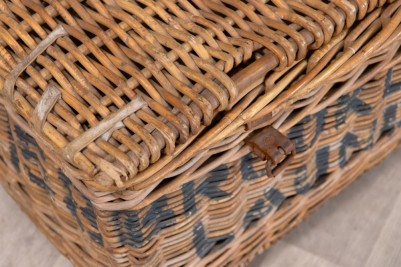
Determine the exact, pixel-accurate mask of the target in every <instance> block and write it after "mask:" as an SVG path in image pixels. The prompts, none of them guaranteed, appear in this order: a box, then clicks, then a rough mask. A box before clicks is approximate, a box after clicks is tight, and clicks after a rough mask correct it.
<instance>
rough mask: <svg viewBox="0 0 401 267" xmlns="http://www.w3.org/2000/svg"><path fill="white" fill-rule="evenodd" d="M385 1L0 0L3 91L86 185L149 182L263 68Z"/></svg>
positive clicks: (257, 79)
mask: <svg viewBox="0 0 401 267" xmlns="http://www.w3.org/2000/svg"><path fill="white" fill-rule="evenodd" d="M383 4H384V1H379V2H377V1H376V2H375V3H374V4H373V5H372V3H370V2H369V3H368V1H346V0H333V1H329V3H326V2H323V1H314V0H305V1H303V2H301V1H283V0H272V1H266V0H246V1H245V0H243V1H236V0H192V1H188V0H160V1H152V0H138V1H133V0H130V1H127V0H103V1H100V0H89V1H78V0H64V1H39V0H33V1H32V0H19V1H12V2H11V1H0V10H1V14H0V20H1V25H0V30H1V34H0V57H1V60H0V76H1V81H2V83H3V86H2V87H3V89H2V91H1V94H2V96H3V97H4V99H5V101H4V103H5V104H7V103H12V104H13V108H16V110H17V112H18V114H19V115H20V116H21V117H22V118H23V119H24V120H25V121H26V122H27V123H28V124H29V125H30V126H29V127H30V128H31V130H32V131H33V133H34V135H35V137H36V138H37V139H40V143H41V144H42V145H43V147H45V150H48V151H50V153H52V155H54V158H55V159H56V160H57V161H58V162H59V163H60V164H61V165H62V166H63V167H64V168H66V170H67V172H69V173H73V174H74V175H75V176H76V177H78V178H79V179H82V180H83V181H84V182H85V183H86V184H87V185H88V186H90V187H92V188H96V189H97V190H103V191H119V190H122V189H125V188H130V189H131V190H138V191H140V190H148V191H149V190H152V189H153V188H154V187H155V185H156V184H158V183H160V182H161V181H162V180H163V179H164V178H167V177H172V176H174V175H178V174H180V171H181V170H185V169H186V168H189V167H190V166H192V165H185V163H187V164H188V162H190V161H191V160H192V161H193V162H192V164H195V162H196V157H197V155H199V153H206V152H205V151H203V150H202V149H203V148H202V147H201V146H195V148H194V149H193V150H191V154H192V158H191V157H186V158H181V159H179V160H178V159H177V158H178V157H179V155H181V154H182V153H183V152H184V151H188V149H189V148H191V147H192V148H193V147H194V145H193V144H194V143H195V141H196V140H197V138H199V137H200V136H207V135H208V134H210V127H211V126H210V125H212V124H214V123H216V121H224V120H225V121H226V122H228V123H229V121H230V120H232V116H238V115H239V113H240V112H241V111H243V110H244V109H245V108H246V107H247V106H249V104H250V101H246V99H245V98H246V96H247V95H249V94H250V93H253V94H254V96H253V98H252V99H254V98H255V96H257V95H258V94H260V93H261V92H263V90H260V88H262V87H261V86H260V85H261V84H262V82H263V81H264V77H265V75H266V74H267V73H268V72H269V71H279V72H280V71H281V72H285V71H286V70H287V69H288V68H289V67H291V66H293V65H295V63H297V62H298V61H299V60H300V59H302V58H305V57H306V56H307V55H308V51H310V50H314V49H317V48H320V47H322V46H323V45H325V44H327V43H329V42H330V40H332V39H333V38H334V37H335V36H337V35H339V34H341V33H343V32H344V30H346V29H347V28H349V27H351V26H352V25H353V23H354V22H355V21H356V20H357V19H361V18H363V17H365V16H366V14H368V13H369V12H370V11H372V10H373V9H374V8H375V7H377V6H380V5H383ZM258 86H259V87H258ZM255 88H259V89H258V90H255ZM262 89H263V88H262ZM244 99H245V100H244ZM241 101H242V102H241ZM234 107H238V109H237V110H236V111H235V112H234V111H231V113H230V112H229V111H230V110H234V109H233V108H234ZM226 124H227V123H226ZM221 130H222V129H216V128H214V131H213V132H212V133H213V134H212V135H211V136H209V137H208V138H209V139H210V140H212V139H213V138H215V137H216V136H215V134H216V133H218V132H219V131H221ZM237 138H238V136H236V135H235V133H233V134H232V135H231V139H229V138H228V139H226V141H225V142H226V144H229V143H230V142H235V140H236V139H237ZM218 140H219V139H216V142H217V141H218ZM238 140H241V139H238ZM166 166H169V168H167V169H165V168H166ZM163 168H164V172H160V171H161V170H163Z"/></svg>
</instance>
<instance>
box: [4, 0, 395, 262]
mask: <svg viewBox="0 0 401 267" xmlns="http://www.w3.org/2000/svg"><path fill="white" fill-rule="evenodd" d="M50 2H51V3H50ZM103 2H104V3H103ZM304 2H306V3H303V2H302V1H301V2H298V1H283V0H275V1H251V0H246V1H245V0H244V1H235V0H225V1H220V0H215V1H195V0H194V1H186V0H176V1H169V0H163V1H155V2H154V1H150V0H141V1H122V0H115V1H114V0H113V1H75V0H74V1H73V0H65V1H63V0H60V1H39V0H35V1H25V0H21V1H0V20H1V21H2V23H1V25H0V29H1V32H2V34H0V35H1V36H0V81H1V84H2V88H1V89H0V102H1V104H0V182H1V184H2V186H3V187H4V188H5V190H6V191H7V192H8V193H9V194H10V195H11V196H12V197H13V198H14V199H15V201H16V202H18V204H19V205H20V207H21V208H22V209H23V211H24V212H26V213H27V214H28V215H29V217H30V218H31V220H32V221H33V222H34V223H35V224H36V225H37V227H38V228H39V229H40V230H41V231H43V232H44V233H45V234H46V236H47V237H48V238H49V240H50V241H51V242H52V243H53V244H54V245H55V246H56V247H57V248H58V250H59V251H60V252H61V253H62V254H64V255H65V256H66V257H68V259H69V260H71V262H72V263H73V264H74V265H76V266H82V267H86V266H121V267H125V266H146V267H148V266H218V267H220V266H246V265H248V264H249V263H250V262H251V261H252V259H253V258H254V257H255V255H257V254H258V253H261V252H262V251H263V250H264V249H267V248H268V247H269V246H270V245H271V244H272V243H273V242H275V241H277V240H278V239H279V238H280V237H281V236H282V235H283V234H285V233H286V232H287V231H289V230H291V229H292V228H293V227H295V226H296V225H298V224H299V223H300V222H301V221H302V220H303V219H304V218H305V217H306V216H308V215H309V214H310V212H312V211H314V210H315V209H316V208H318V207H319V206H320V205H321V204H322V203H323V202H324V201H325V200H327V199H329V198H330V197H332V196H334V195H336V194H337V193H339V192H340V191H341V190H342V189H344V188H345V187H347V186H348V185H349V184H350V183H351V182H352V181H354V180H355V179H356V178H357V177H359V176H360V175H361V174H362V173H363V172H365V171H366V170H368V169H369V168H371V167H372V166H374V165H375V164H378V163H379V162H380V161H381V160H383V159H384V158H385V157H386V156H387V155H388V154H389V153H391V151H393V150H394V149H395V148H397V146H398V144H399V142H400V140H401V49H400V47H401V26H400V25H401V0H398V1H364V0H363V1H346V0H339V1H325V2H321V1H304ZM372 5H374V6H372Z"/></svg>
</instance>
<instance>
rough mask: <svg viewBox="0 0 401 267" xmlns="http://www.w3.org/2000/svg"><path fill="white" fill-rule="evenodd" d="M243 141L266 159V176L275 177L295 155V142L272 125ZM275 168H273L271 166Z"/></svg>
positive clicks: (257, 154) (260, 156)
mask: <svg viewBox="0 0 401 267" xmlns="http://www.w3.org/2000/svg"><path fill="white" fill-rule="evenodd" d="M245 142H246V143H247V144H248V145H249V146H250V147H251V149H252V151H253V153H254V154H255V155H256V156H258V157H259V158H260V159H262V160H266V161H267V162H266V173H267V176H268V177H275V176H277V175H278V174H279V173H280V172H282V171H283V170H284V168H285V167H286V166H287V165H288V164H289V163H290V162H291V161H292V159H293V158H294V155H295V144H294V142H292V141H291V140H290V139H288V138H287V137H286V136H284V135H283V134H282V133H280V132H279V131H277V130H276V129H275V128H273V127H272V126H267V127H266V128H265V129H263V130H262V131H260V132H258V133H257V134H255V135H253V136H251V137H249V138H247V139H246V140H245ZM274 166H275V168H274V169H273V167H274Z"/></svg>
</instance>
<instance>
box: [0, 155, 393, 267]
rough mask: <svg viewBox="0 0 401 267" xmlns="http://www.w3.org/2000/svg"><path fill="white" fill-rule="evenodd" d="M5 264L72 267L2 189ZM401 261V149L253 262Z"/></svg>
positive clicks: (0, 253)
mask: <svg viewBox="0 0 401 267" xmlns="http://www.w3.org/2000/svg"><path fill="white" fill-rule="evenodd" d="M0 199H1V201H0V267H31V266H32V267H67V266H68V267H70V266H71V265H70V263H69V262H68V261H67V260H66V259H65V258H64V257H62V256H60V255H59V253H58V252H57V251H56V249H54V248H53V247H52V246H51V244H50V243H49V242H48V241H47V240H46V238H45V237H44V236H43V235H42V234H41V233H40V232H38V231H37V230H36V228H35V226H34V225H33V224H32V223H31V222H30V221H29V220H28V218H27V217H26V216H25V215H24V214H23V213H22V212H21V211H20V210H19V209H18V207H17V205H16V204H15V203H14V202H13V201H12V200H11V199H10V198H9V197H8V195H6V193H5V192H4V191H3V190H2V189H0ZM266 266H268V267H282V266H284V267H292V266H294V267H304V266H305V267H306V266H307V267H359V266H367V267H376V266H380V267H382V266H383V267H393V266H394V267H398V266H401V149H398V150H397V151H396V152H394V153H393V154H392V155H391V156H390V157H389V158H387V159H386V160H385V161H384V162H383V164H381V165H380V166H379V167H375V168H374V169H372V170H371V171H370V172H368V173H366V174H365V175H363V176H362V177H361V178H360V179H359V180H357V181H356V182H355V183H354V184H352V185H351V186H350V187H349V188H347V189H346V190H345V191H344V192H343V193H341V194H340V195H339V196H337V197H336V198H334V199H332V200H331V201H329V202H328V203H327V204H326V205H325V206H323V207H322V208H321V209H320V210H319V211H317V212H316V213H314V214H312V215H311V217H309V218H308V219H307V220H306V221H305V222H303V224H302V225H301V226H299V227H298V228H296V229H295V230H294V231H292V232H291V233H290V234H289V235H287V236H286V237H285V238H284V239H283V240H281V241H280V242H278V243H277V244H276V245H275V246H273V247H272V248H271V249H270V250H269V251H267V252H265V253H264V254H262V255H260V256H259V257H258V258H256V260H255V261H254V263H253V264H252V267H266Z"/></svg>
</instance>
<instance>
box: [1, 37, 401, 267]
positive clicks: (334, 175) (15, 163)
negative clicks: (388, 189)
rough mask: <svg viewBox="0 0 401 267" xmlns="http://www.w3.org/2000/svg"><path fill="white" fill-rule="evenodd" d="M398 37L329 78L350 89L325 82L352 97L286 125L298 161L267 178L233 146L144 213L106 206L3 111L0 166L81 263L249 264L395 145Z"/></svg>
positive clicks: (399, 115) (399, 132)
mask: <svg viewBox="0 0 401 267" xmlns="http://www.w3.org/2000/svg"><path fill="white" fill-rule="evenodd" d="M395 40H398V39H395ZM395 40H394V39H393V40H391V41H392V42H391V44H392V45H388V46H387V45H384V46H383V51H377V53H376V54H375V56H373V55H372V57H371V58H370V59H369V60H368V61H367V62H369V63H371V64H372V65H371V68H367V67H368V66H369V64H365V65H363V66H364V67H363V68H359V69H356V70H355V71H351V72H349V74H348V75H346V76H342V78H341V79H338V80H335V81H338V83H339V84H343V85H344V84H345V85H346V84H347V82H346V81H352V84H353V85H354V86H353V87H352V86H350V85H347V86H345V89H343V88H344V87H341V86H338V85H336V83H332V84H331V86H333V87H335V88H337V90H339V91H341V92H348V93H346V94H343V95H342V96H340V97H339V98H338V99H337V100H336V101H334V102H331V103H330V104H329V105H328V106H327V107H324V108H323V109H319V108H315V110H316V112H314V113H312V114H311V115H309V116H304V118H303V119H302V120H301V121H298V122H297V123H296V124H295V125H294V126H292V127H291V128H289V130H288V132H287V134H288V136H289V137H290V138H291V139H293V140H295V141H296V143H297V157H296V160H295V161H294V162H293V163H292V164H291V165H290V166H289V167H288V168H287V170H286V171H285V172H284V173H283V175H282V176H280V177H279V179H277V180H271V179H269V178H267V177H266V176H265V171H264V162H261V161H259V160H257V159H253V158H252V156H250V155H248V156H245V157H244V152H243V151H242V150H238V149H237V150H234V151H236V153H234V154H231V155H230V159H229V160H226V159H224V158H223V159H221V158H220V159H219V158H216V159H215V162H219V161H224V162H225V164H223V165H220V166H219V167H217V168H214V170H213V171H211V172H210V173H207V174H206V175H201V174H202V173H203V172H204V171H202V168H200V169H199V170H198V171H197V172H194V173H192V175H193V178H194V179H193V180H192V181H191V182H186V183H184V184H183V186H182V187H178V188H176V189H174V190H172V192H171V193H168V194H165V195H163V197H160V198H158V199H156V200H155V201H152V202H151V203H149V204H148V205H145V207H143V208H141V209H123V210H119V211H118V210H110V211H107V210H102V209H101V208H98V207H96V205H97V203H96V201H95V203H94V204H95V205H93V204H92V202H91V201H90V200H89V199H88V198H87V197H85V196H84V195H83V194H82V193H81V191H83V188H82V185H81V184H80V183H76V181H74V180H73V182H74V183H75V185H73V184H72V183H71V182H70V180H69V179H68V178H67V177H65V175H64V174H63V173H62V172H61V171H60V170H58V169H56V167H55V166H56V165H55V164H54V163H53V162H52V159H51V158H49V157H48V156H46V155H45V154H44V153H43V151H41V150H40V148H39V147H38V145H37V143H36V141H35V140H34V139H33V138H32V137H30V136H29V135H27V134H26V133H25V132H24V130H23V128H21V126H19V125H17V124H15V121H14V120H13V118H11V117H9V116H8V115H7V113H6V111H5V110H4V108H1V109H0V113H1V120H0V121H1V124H0V132H1V133H2V135H1V143H2V144H4V146H3V147H2V158H3V160H4V162H5V163H6V165H7V166H8V169H10V168H12V169H13V170H8V171H7V169H6V168H5V164H4V163H1V164H0V169H1V170H2V171H4V173H7V175H6V176H4V177H3V178H2V179H3V183H4V185H5V187H6V188H7V189H8V190H9V191H10V193H11V194H12V195H13V196H14V197H15V198H16V199H17V200H18V201H19V203H20V204H22V205H23V206H24V205H27V206H26V211H27V212H28V213H29V214H31V217H32V218H33V220H34V221H35V222H36V223H37V224H39V225H41V228H42V229H44V230H45V231H46V232H47V233H48V235H50V237H51V238H52V240H53V241H54V242H55V244H56V246H58V247H59V248H60V250H61V251H62V252H63V253H65V254H67V255H68V256H69V257H70V258H71V260H72V261H73V262H75V263H76V264H77V265H81V266H87V265H103V264H106V265H115V266H157V265H170V266H174V265H181V264H184V263H188V264H189V263H190V264H194V265H200V266H204V265H206V264H210V265H212V266H223V265H237V264H240V263H246V262H248V261H249V260H250V259H252V258H253V256H254V255H255V253H256V252H258V251H259V249H260V248H262V247H266V246H268V245H269V244H270V243H271V242H273V241H275V240H276V239H277V238H278V237H279V236H281V235H282V234H283V233H284V232H286V231H288V229H290V228H291V227H293V226H295V225H296V224H297V223H299V222H300V221H301V220H302V219H303V218H304V217H305V216H306V215H307V214H308V212H309V211H310V210H312V209H313V208H315V207H316V205H318V204H319V203H320V201H322V200H323V199H326V198H327V197H328V196H332V195H334V194H335V193H337V192H338V191H339V190H340V189H342V188H343V187H345V185H346V184H348V183H349V182H351V181H352V180H353V179H355V178H356V177H357V176H358V175H359V174H360V173H361V172H363V171H364V170H365V169H366V168H368V167H370V166H371V165H372V164H375V163H377V162H378V161H379V160H380V159H381V158H382V157H384V155H385V154H386V153H389V152H390V151H391V150H392V149H393V148H395V146H396V145H397V144H398V142H399V140H400V138H401V129H400V128H401V65H400V64H399V61H400V56H399V54H397V53H395V52H396V51H397V49H395V50H394V53H393V57H392V58H391V59H387V60H386V61H385V62H386V64H381V62H382V61H381V60H380V59H381V55H382V54H383V53H384V52H387V53H388V51H389V50H390V51H392V50H391V49H393V45H394V47H396V48H397V47H398V46H399V43H397V42H395ZM398 42H399V40H398ZM386 48H387V49H389V50H386ZM387 55H388V54H387ZM373 66H376V68H374V67H373ZM344 77H347V78H344ZM344 79H345V80H344ZM367 79H368V82H367ZM354 87H355V88H354ZM322 103H324V102H322ZM301 114H302V113H301ZM284 125H285V124H284ZM372 126H373V127H372ZM373 151H377V152H375V153H374V152H373ZM361 161H365V163H366V164H362V163H361ZM215 162H214V163H213V164H216V163H215ZM52 166H53V168H52ZM204 168H205V167H204ZM206 169H207V164H206ZM84 192H85V191H84ZM106 197H107V195H106ZM288 198H291V201H290V202H285V199H288ZM101 201H105V200H102V197H101V196H99V198H98V202H99V203H100V202H101ZM32 206H34V208H32ZM49 206H51V207H52V209H49ZM60 236H61V237H62V238H66V237H67V239H66V240H63V241H61V240H62V239H61V237H60Z"/></svg>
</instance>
